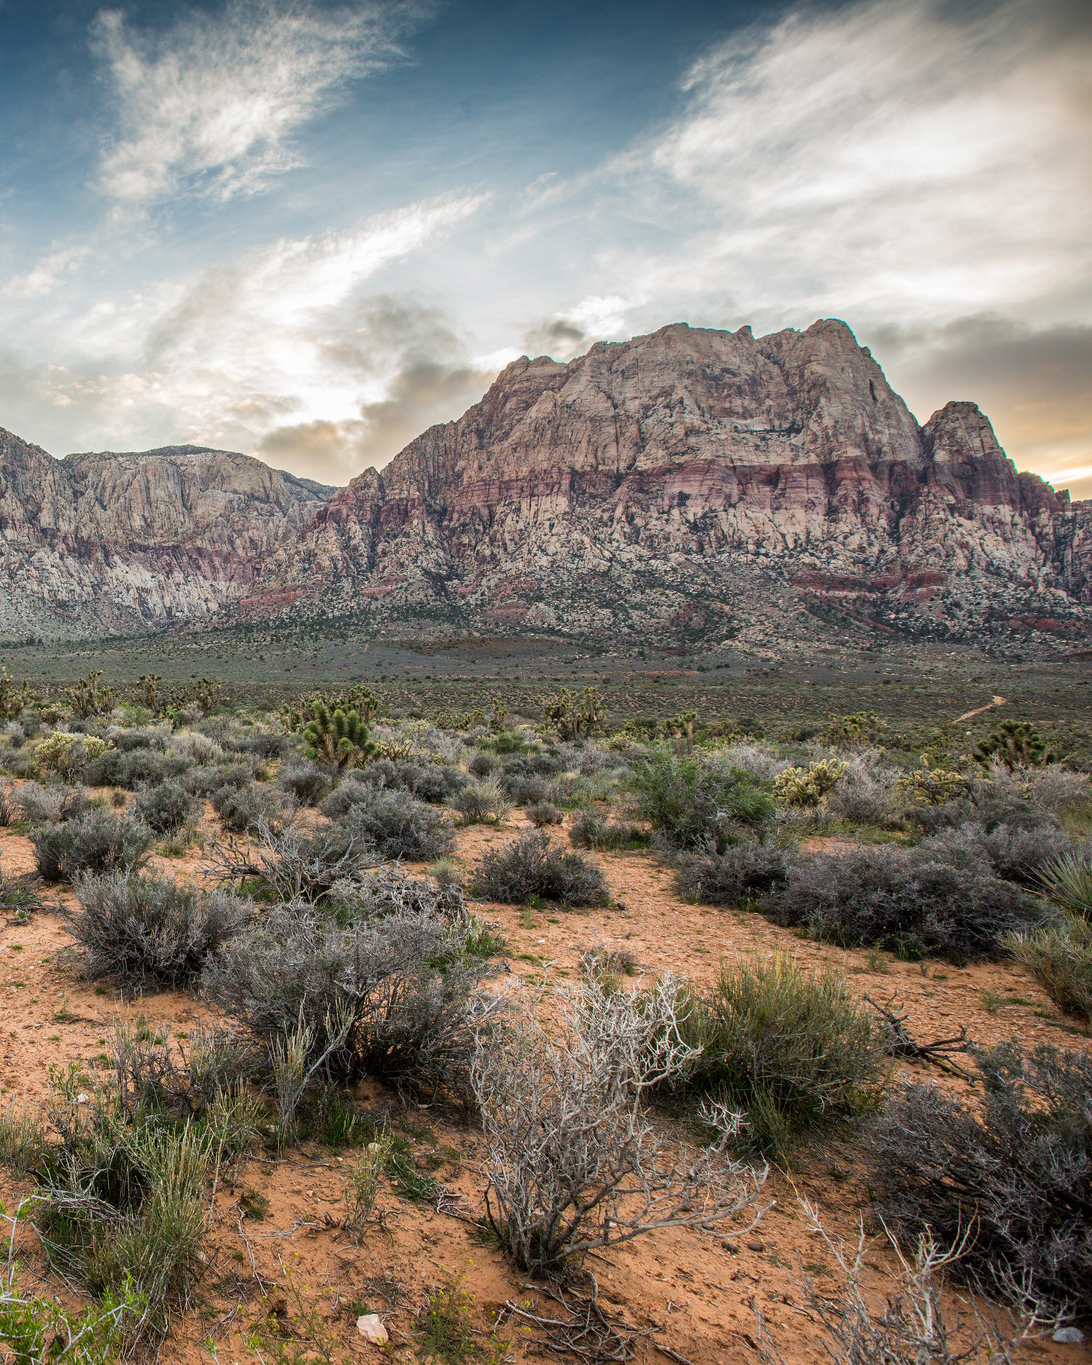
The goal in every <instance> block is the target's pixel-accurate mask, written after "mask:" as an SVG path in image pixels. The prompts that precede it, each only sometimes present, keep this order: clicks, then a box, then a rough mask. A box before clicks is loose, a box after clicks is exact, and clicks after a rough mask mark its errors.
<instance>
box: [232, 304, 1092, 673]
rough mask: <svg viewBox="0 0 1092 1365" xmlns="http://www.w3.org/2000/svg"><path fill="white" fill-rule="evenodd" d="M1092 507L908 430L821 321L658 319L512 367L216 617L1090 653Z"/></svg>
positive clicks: (281, 553) (988, 445) (963, 443)
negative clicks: (722, 324) (850, 630)
mask: <svg viewBox="0 0 1092 1365" xmlns="http://www.w3.org/2000/svg"><path fill="white" fill-rule="evenodd" d="M1089 603H1092V503H1078V504H1075V505H1071V504H1070V503H1069V501H1068V497H1067V496H1066V495H1064V494H1062V495H1059V494H1057V493H1055V492H1054V490H1053V489H1051V488H1050V487H1049V486H1048V485H1047V484H1045V483H1043V482H1042V480H1040V479H1038V478H1037V477H1035V476H1034V475H1029V474H1022V475H1018V474H1017V473H1016V471H1015V469H1014V468H1013V466H1012V464H1011V462H1010V461H1009V460H1008V459H1007V458H1006V457H1005V455H1004V452H1003V451H1002V450H1001V448H1000V447H999V446H998V444H997V441H996V438H995V437H994V433H993V430H992V428H991V426H990V424H989V422H988V420H987V419H986V418H985V417H984V416H983V415H982V414H981V413H980V412H979V411H978V409H977V408H976V407H975V406H974V404H972V403H963V402H957V403H949V404H948V405H947V407H945V408H944V409H943V410H942V411H940V412H938V413H936V414H934V415H933V417H932V418H930V420H929V421H928V422H927V423H926V425H925V426H924V427H919V426H918V424H917V422H916V421H915V420H914V418H913V417H912V415H911V414H910V413H909V411H908V410H907V408H906V406H905V404H904V403H903V402H902V400H901V399H900V398H899V397H898V396H897V395H896V394H895V393H893V392H892V390H891V388H890V387H889V386H888V384H887V381H886V379H885V378H884V375H883V372H882V370H881V369H880V367H879V366H878V365H877V364H876V362H875V361H874V360H873V359H872V356H871V355H870V354H869V352H868V351H867V350H865V349H862V348H860V347H858V346H857V343H856V341H855V339H854V337H853V335H852V333H851V332H850V330H849V328H848V327H846V325H845V324H844V323H842V322H838V321H831V320H827V321H821V322H817V323H815V324H814V325H813V326H812V327H809V328H808V329H807V330H806V331H804V332H797V331H792V330H788V331H784V332H779V333H776V334H774V335H772V336H767V337H760V338H755V337H753V336H752V335H751V332H750V329H749V328H744V329H742V330H741V331H739V332H735V333H731V332H722V331H714V330H708V329H699V328H690V327H687V326H686V325H685V324H676V325H673V326H669V327H665V328H662V329H661V330H660V331H658V332H655V333H653V334H651V335H650V336H645V337H636V338H634V339H633V340H632V341H629V342H624V343H620V344H614V343H610V344H608V343H600V344H598V345H596V346H593V347H592V349H591V350H590V351H589V352H588V353H587V355H585V356H581V357H579V358H578V359H576V360H573V361H571V362H570V363H569V364H567V365H563V364H558V363H556V362H554V361H552V360H549V359H546V358H539V359H537V360H529V359H527V358H526V357H525V358H523V359H521V360H518V361H515V362H514V363H513V364H511V365H509V366H508V367H507V369H505V370H504V371H503V373H502V374H501V375H500V376H499V377H498V378H497V380H496V382H495V383H494V384H493V386H492V387H491V388H490V390H489V392H488V393H487V394H486V395H485V397H484V398H483V399H482V401H481V402H480V403H478V404H475V406H474V407H472V408H471V409H469V411H468V412H467V413H465V414H464V416H463V417H461V418H460V419H459V420H458V421H457V422H451V423H447V424H445V425H442V426H437V427H432V428H431V429H430V430H428V431H426V432H425V433H423V435H421V436H419V437H418V438H417V439H416V440H415V441H413V442H411V443H410V445H409V446H407V447H406V448H405V450H403V451H402V452H401V454H399V455H398V456H396V457H395V459H394V460H393V461H392V462H391V463H390V464H389V465H388V466H387V467H386V468H385V469H384V470H383V472H382V473H381V474H380V473H377V472H376V471H375V470H366V471H365V472H364V473H363V474H361V475H360V476H359V477H358V478H356V479H354V480H353V482H352V483H351V484H350V485H349V486H348V488H346V489H344V490H342V491H341V492H340V493H338V494H336V495H335V496H334V497H333V498H332V499H331V500H330V502H329V503H328V504H327V505H326V506H325V507H323V508H321V509H320V510H319V511H318V512H317V513H316V514H315V516H314V518H313V519H312V520H311V521H310V522H309V523H308V524H307V525H306V526H304V527H303V528H302V529H301V530H300V531H299V532H298V533H297V534H295V535H293V536H292V537H290V538H289V539H287V540H286V541H285V542H284V543H283V544H282V545H281V546H280V547H279V548H278V549H277V550H276V551H275V552H274V553H273V554H272V555H271V557H270V559H269V561H268V563H267V564H266V566H265V568H264V569H263V571H262V573H261V575H260V577H259V579H258V581H257V583H256V584H255V586H254V588H253V589H252V590H249V591H248V592H247V594H246V595H245V597H244V598H243V599H242V602H241V604H240V606H239V607H237V608H235V609H234V611H233V616H234V617H235V619H251V620H254V619H261V618H263V617H268V616H271V615H281V614H288V615H292V616H309V617H318V616H327V617H329V616H333V617H338V616H346V617H351V618H353V619H355V620H358V621H360V622H362V623H365V624H370V625H372V626H374V627H376V628H392V627H393V628H397V629H400V630H408V631H414V630H415V631H419V632H427V633H433V632H441V633H447V632H449V631H451V630H465V629H470V630H477V631H486V632H491V633H512V632H524V631H548V632H559V633H562V634H565V635H571V636H578V637H583V638H598V639H599V640H600V641H603V642H606V643H610V644H616V643H624V644H627V645H635V644H638V643H642V642H655V643H658V644H668V645H670V644H677V643H683V642H687V641H695V640H698V639H703V640H708V641H710V642H713V641H716V640H723V639H729V638H739V639H741V641H747V642H750V643H751V644H753V645H756V646H763V645H771V644H782V645H784V644H790V645H791V644H792V643H793V642H794V641H802V640H805V639H807V638H810V637H811V636H812V635H813V634H814V632H815V630H816V627H817V618H820V619H824V618H825V619H827V620H829V621H832V622H837V623H839V628H842V627H843V626H844V624H845V623H849V624H850V625H851V626H852V625H853V624H856V625H857V626H858V627H859V628H860V629H862V630H867V631H874V630H877V629H878V630H879V631H881V632H886V631H891V630H895V631H899V632H907V633H910V634H916V635H926V636H931V637H938V638H967V637H974V638H980V637H981V634H982V632H983V631H987V632H991V633H995V634H1000V635H1007V634H1020V635H1026V634H1028V633H1029V632H1030V633H1033V634H1034V633H1038V634H1039V635H1040V636H1049V637H1054V638H1059V639H1064V638H1081V637H1082V636H1083V637H1087V633H1088V628H1089V622H1090V620H1092V612H1090V611H1089V609H1088V604H1089Z"/></svg>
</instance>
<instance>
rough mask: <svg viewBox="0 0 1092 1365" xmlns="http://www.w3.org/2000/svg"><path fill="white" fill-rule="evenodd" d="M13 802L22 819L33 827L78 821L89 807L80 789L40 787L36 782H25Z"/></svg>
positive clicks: (88, 800) (87, 799)
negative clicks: (64, 821) (15, 803)
mask: <svg viewBox="0 0 1092 1365" xmlns="http://www.w3.org/2000/svg"><path fill="white" fill-rule="evenodd" d="M15 800H16V802H17V803H18V806H19V808H20V810H21V811H22V814H23V817H24V819H27V820H29V821H30V822H31V824H35V825H37V824H45V823H46V822H48V823H50V824H56V823H57V822H58V821H60V820H75V819H78V817H79V816H81V815H84V814H85V813H86V812H87V811H88V809H90V805H91V801H90V798H89V797H88V795H87V793H86V791H84V789H83V788H82V787H40V786H39V785H38V783H37V782H25V783H24V784H23V785H22V786H21V787H20V788H19V791H18V792H17V793H16V795H15Z"/></svg>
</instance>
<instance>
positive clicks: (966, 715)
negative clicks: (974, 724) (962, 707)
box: [955, 697, 1005, 725]
mask: <svg viewBox="0 0 1092 1365" xmlns="http://www.w3.org/2000/svg"><path fill="white" fill-rule="evenodd" d="M1004 705H1005V698H1004V697H994V699H993V701H990V702H987V703H986V705H985V706H978V707H976V708H975V709H974V710H973V711H964V712H963V714H962V715H961V716H956V718H955V723H956V725H958V724H959V722H960V721H961V720H970V719H971V717H972V716H980V715H981V714H982V712H983V711H992V710H993V708H994V707H995V706H1004Z"/></svg>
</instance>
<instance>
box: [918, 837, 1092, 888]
mask: <svg viewBox="0 0 1092 1365" xmlns="http://www.w3.org/2000/svg"><path fill="white" fill-rule="evenodd" d="M1072 846H1073V845H1072V840H1071V839H1070V838H1069V837H1068V835H1066V834H1064V833H1063V832H1062V831H1061V830H1060V829H1059V828H1058V827H1057V825H1055V824H1053V822H1046V821H1043V822H1041V821H1035V822H1033V823H1029V824H1016V825H1008V824H995V825H993V826H992V828H991V829H989V830H986V829H985V828H984V827H983V826H982V825H980V824H978V823H976V822H973V821H972V822H970V823H968V824H965V825H960V826H958V827H957V828H956V829H950V830H942V831H941V832H940V833H938V834H934V835H932V836H931V837H930V838H928V839H924V840H922V843H921V845H920V850H919V851H920V855H921V856H922V857H929V858H931V859H935V860H936V861H938V862H948V863H958V864H963V865H967V866H970V865H973V864H975V863H980V864H983V865H985V866H987V867H989V868H990V869H991V870H992V871H993V873H994V875H995V876H997V877H1003V878H1004V879H1005V880H1006V881H1012V882H1020V883H1022V884H1023V885H1025V886H1035V885H1037V884H1038V882H1039V878H1040V873H1041V871H1042V869H1043V867H1044V866H1045V865H1046V864H1048V863H1050V862H1051V861H1052V860H1053V859H1055V858H1057V857H1058V856H1059V855H1061V854H1064V853H1067V852H1069V850H1070V849H1071V848H1072Z"/></svg>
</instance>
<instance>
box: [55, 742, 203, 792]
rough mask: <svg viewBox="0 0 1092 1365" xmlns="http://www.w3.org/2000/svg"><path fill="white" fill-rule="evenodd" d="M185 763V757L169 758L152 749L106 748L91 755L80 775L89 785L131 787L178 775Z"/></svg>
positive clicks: (143, 785) (187, 765)
mask: <svg viewBox="0 0 1092 1365" xmlns="http://www.w3.org/2000/svg"><path fill="white" fill-rule="evenodd" d="M189 766H190V764H189V762H188V760H187V759H184V758H170V757H168V756H167V755H166V754H160V753H156V752H155V751H154V750H152V749H134V750H132V751H131V752H128V753H126V752H124V751H123V750H121V749H107V750H106V752H105V753H104V754H100V755H99V756H98V758H93V759H92V760H91V761H90V762H89V763H88V764H87V766H86V767H85V768H84V770H83V772H82V773H81V774H80V776H81V780H82V781H84V782H86V783H87V785H88V786H89V787H126V788H128V789H129V790H130V791H135V790H136V789H137V788H138V787H147V786H154V785H155V784H156V783H157V782H165V781H166V780H167V779H168V778H170V777H178V776H179V775H180V774H181V773H184V772H185V771H186V769H187V768H188V767H189Z"/></svg>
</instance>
